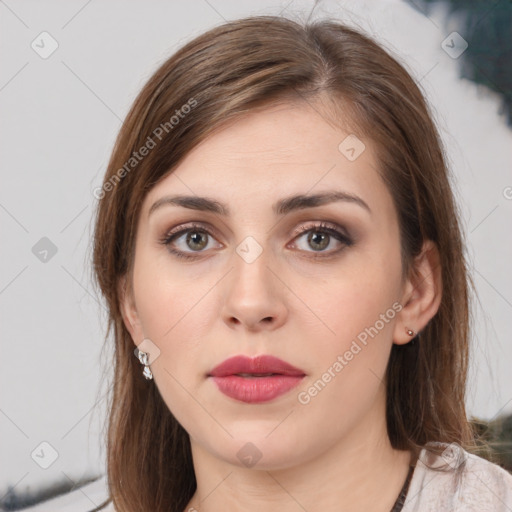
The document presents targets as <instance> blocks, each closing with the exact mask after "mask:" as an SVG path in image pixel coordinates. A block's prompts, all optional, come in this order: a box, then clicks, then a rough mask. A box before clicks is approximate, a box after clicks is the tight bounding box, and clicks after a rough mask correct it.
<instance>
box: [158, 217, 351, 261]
mask: <svg viewBox="0 0 512 512" xmlns="http://www.w3.org/2000/svg"><path fill="white" fill-rule="evenodd" d="M180 227H181V226H180ZM194 231H199V232H201V233H206V234H207V235H208V236H210V237H212V238H213V234H212V233H211V232H210V231H209V230H208V229H207V228H205V227H204V226H203V225H201V224H195V223H191V224H189V225H186V226H184V227H183V229H179V230H178V231H176V230H172V231H170V232H168V233H167V234H166V235H165V236H164V238H163V239H161V240H160V243H161V244H162V245H165V246H167V250H168V251H169V252H170V253H171V254H173V255H174V256H177V257H178V258H183V259H186V260H193V259H197V257H198V256H197V255H196V254H200V253H201V252H204V251H193V252H192V254H194V252H195V253H196V254H194V255H190V254H188V253H186V252H183V251H179V250H176V249H173V248H171V247H170V244H171V242H172V241H174V240H175V239H176V238H180V236H181V235H183V234H186V233H188V232H194ZM310 231H311V232H317V233H326V234H328V235H330V236H332V237H334V238H335V239H336V240H338V241H339V242H341V243H343V244H344V245H345V246H347V247H349V246H351V245H353V243H354V241H353V240H352V239H351V238H350V237H349V236H348V235H346V234H345V233H344V232H342V231H341V230H339V228H336V227H332V226H331V224H329V223H325V222H320V223H319V224H314V225H307V226H302V227H300V228H299V229H298V230H297V233H296V234H295V236H294V238H293V239H294V240H295V239H296V238H299V237H300V236H302V235H303V234H305V233H308V232H310ZM341 250H343V247H342V248H341V249H338V250H336V251H330V252H328V253H327V254H324V253H317V254H314V251H312V252H313V255H312V256H309V257H312V258H314V259H315V258H328V257H330V256H333V255H334V254H337V253H338V252H340V251H341ZM306 252H310V251H306Z"/></svg>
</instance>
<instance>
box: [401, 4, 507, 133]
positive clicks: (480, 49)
mask: <svg viewBox="0 0 512 512" xmlns="http://www.w3.org/2000/svg"><path fill="white" fill-rule="evenodd" d="M406 1H408V3H409V4H411V5H412V6H413V7H415V8H416V9H417V10H419V11H421V12H423V13H427V14H429V12H430V10H431V5H432V4H435V3H439V2H438V1H434V0H406ZM443 3H444V4H446V5H448V6H449V9H450V12H451V13H452V15H453V16H456V17H457V19H460V24H459V27H458V29H457V32H458V33H459V34H460V35H461V36H462V37H463V38H464V39H465V40H466V42H467V43H468V48H467V50H466V51H465V52H464V53H463V54H462V55H461V57H460V59H459V60H460V62H461V67H460V73H461V77H462V78H467V79H469V80H471V81H473V82H475V83H477V84H481V85H485V86H486V87H488V88H489V89H491V90H492V91H494V92H496V93H498V94H499V95H500V97H501V98H502V100H503V103H502V110H501V112H500V114H505V116H506V119H507V124H508V126H509V127H512V0H491V1H489V0H446V1H445V2H443Z"/></svg>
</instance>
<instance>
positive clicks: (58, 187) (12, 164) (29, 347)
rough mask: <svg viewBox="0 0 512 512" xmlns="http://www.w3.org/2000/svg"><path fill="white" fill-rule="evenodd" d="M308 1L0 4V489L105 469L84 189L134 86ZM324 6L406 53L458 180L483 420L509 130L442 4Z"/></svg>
mask: <svg viewBox="0 0 512 512" xmlns="http://www.w3.org/2000/svg"><path fill="white" fill-rule="evenodd" d="M312 5H313V4H312V2H308V1H304V0H296V1H293V0H292V1H290V0H287V1H285V2H279V1H273V2H272V1H256V0H254V1H245V2H237V1H235V0H232V1H226V0H222V1H221V0H208V1H206V0H189V1H187V2H181V3H178V2H175V3H174V2H170V1H167V2H165V1H155V0H154V1H152V2H143V1H124V2H121V1H120V0H118V1H113V0H110V1H103V2H100V1H99V0H92V1H83V0H77V1H75V0H73V1H67V2H57V1H15V0H6V1H0V16H1V18H0V24H1V25H0V38H1V47H2V49H3V52H2V67H1V70H0V106H1V119H2V123H1V126H0V130H1V132H0V137H1V141H2V144H1V154H0V162H1V165H2V186H1V189H0V221H1V225H2V253H1V254H2V260H1V275H0V307H1V321H2V323H1V325H2V349H1V361H2V371H1V374H0V383H1V403H0V428H1V434H2V435H1V439H2V444H1V452H0V461H1V464H0V496H3V495H4V493H5V492H6V490H7V486H8V485H12V486H16V491H17V492H23V491H27V490H30V489H32V490H33V489H35V488H38V487H41V486H43V485H48V484H49V483H51V482H54V481H57V480H67V479H69V480H70V481H77V480H80V479H82V478H86V477H88V476H94V475H97V474H99V473H101V472H103V471H104V467H103V452H102V450H103V448H102V447H101V424H102V423H101V422H102V420H103V417H104V409H105V399H104V389H103V390H101V389H100V377H101V371H102V365H101V361H100V356H101V353H100V350H101V347H102V344H103V332H104V329H105V325H106V324H105V312H104V309H102V307H101V306H100V299H99V298H98V297H97V295H96V292H95V291H94V289H93V287H92V285H91V282H90V266H89V250H90V239H91V233H92V230H91V226H92V224H91V219H92V213H93V210H94V208H95V205H96V200H95V198H94V197H93V195H92V191H93V189H94V188H95V187H97V186H99V185H100V184H101V180H102V175H103V173H104V171H105V168H106V165H107V162H108V159H109V155H110V151H111V149H112V146H113V142H114V138H115V136H116V134H117V132H118V130H119V128H120V126H121V121H122V119H123V118H124V116H125V115H126V113H127V110H128V108H129V106H130V105H131V103H132V101H133V100H134V98H135V96H136V94H137V92H138V91H139V90H140V88H141V87H142V85H143V84H144V83H145V81H146V80H147V79H148V78H149V76H150V75H151V73H152V72H153V71H154V70H156V68H157V67H158V66H159V65H160V64H161V63H162V62H163V61H164V60H165V59H166V58H167V57H168V56H169V55H170V54H171V53H172V52H173V51H174V50H175V49H177V48H178V47H179V46H181V45H182V44H183V43H184V42H186V41H188V40H190V39H191V38H193V37H195V36H196V35H198V34H199V33H201V32H203V31H204V30H206V29H208V28H210V27H212V26H214V25H217V24H219V23H221V22H222V21H223V19H226V20H228V19H234V18H238V17H242V16H246V15H249V14H278V13H282V14H284V15H292V16H295V17H297V16H299V17H302V18H306V17H307V13H309V11H310V9H311V7H312ZM324 16H332V17H333V18H339V19H341V20H343V21H345V22H346V23H349V24H351V25H355V26H359V27H360V28H362V29H364V30H366V31H368V32H369V33H370V34H371V35H373V36H374V37H376V38H377V39H378V40H379V41H380V42H381V43H382V44H383V45H385V46H386V47H387V48H388V49H389V50H390V51H392V52H393V53H394V54H395V55H397V56H398V57H399V58H400V59H402V60H403V62H405V64H406V65H407V67H408V69H409V70H410V72H411V73H412V74H413V75H414V76H415V77H416V78H417V79H418V80H419V81H420V83H421V86H422V88H423V89H424V91H425V93H426V94H427V95H428V98H429V100H430V102H431V103H432V105H433V108H434V110H435V112H436V118H437V123H438V125H439V127H440V130H441V133H442V136H443V139H444V142H445V144H446V146H447V150H448V155H449V160H450V164H451V166H452V168H453V169H454V171H455V174H456V176H457V183H456V190H457V197H458V200H459V203H460V206H461V211H462V215H463V223H464V229H465V230H466V235H467V243H468V253H469V256H470V259H471V266H472V275H473V278H474V280H475V284H476V287H477V290H478V293H479V297H480V304H477V307H476V309H475V322H476V329H475V331H474V335H473V338H474V354H473V357H474V358H473V364H472V368H471V379H470V383H469V384H470V388H469V397H468V409H469V413H470V414H472V415H476V416H478V417H481V418H485V419H491V418H493V417H494V416H495V415H497V414H501V413H504V412H509V413H510V412H511V411H512V385H511V383H512V376H511V371H510V369H511V365H510V361H511V355H512V345H511V343H510V327H511V325H510V316H511V313H512V309H511V308H512V292H511V288H512V286H511V285H512V274H511V272H510V262H511V261H512V242H511V237H510V233H511V230H510V225H511V222H510V220H511V212H512V200H510V198H511V197H512V188H510V187H512V175H511V172H510V169H511V161H512V154H511V150H510V148H511V147H512V131H511V130H510V129H509V128H507V127H506V125H505V121H504V119H503V118H502V117H500V116H499V114H498V111H499V99H498V98H497V96H496V95H495V94H494V93H491V92H490V91H488V90H486V89H485V88H478V87H477V86H476V85H474V84H472V83H470V82H467V81H461V80H459V79H458V64H459V61H458V60H456V59H453V58H451V57H450V56H449V55H448V54H447V53H446V52H445V51H444V50H443V48H442V47H441V44H442V41H443V40H444V39H445V38H446V37H447V36H448V35H449V34H450V33H451V32H452V31H454V30H460V28H459V26H458V25H457V24H456V23H455V20H452V21H450V22H449V23H448V22H447V21H446V17H445V10H444V9H443V7H442V6H438V8H437V9H436V11H435V12H434V13H433V14H431V15H430V17H427V16H426V15H424V14H422V13H421V12H419V11H417V10H414V9H413V8H411V7H410V6H409V5H407V4H405V3H402V2H399V1H385V0H379V1H369V0H368V1H351V2H349V1H339V2H334V1H331V2H327V3H325V4H322V5H321V7H320V8H319V9H318V10H317V11H316V14H315V16H314V17H315V18H316V17H324ZM43 31H47V32H48V33H49V34H51V36H52V37H53V38H54V39H55V40H56V41H57V42H58V49H57V50H56V51H55V52H54V53H53V54H52V55H51V56H49V57H48V58H47V59H43V58H41V57H40V55H39V54H38V53H36V51H34V50H33V49H32V48H31V44H32V42H33V41H34V40H35V42H36V44H39V46H42V45H43V44H44V45H45V48H46V49H48V48H49V40H46V43H41V38H40V37H39V34H40V33H41V32H43ZM461 35H462V36H464V34H461ZM38 41H39V42H38ZM507 187H509V188H507ZM506 196H508V198H509V199H507V197H506ZM42 237H47V238H49V239H50V240H51V241H52V243H53V244H55V246H56V247H57V253H56V254H55V255H54V256H53V257H51V258H50V257H49V256H48V261H46V262H42V261H40V259H38V258H37V257H36V256H35V255H34V253H33V252H32V247H33V246H34V245H35V244H36V243H37V242H38V241H39V240H40V239H41V238H42ZM43 441H45V442H48V443H50V445H52V446H53V447H54V448H55V450H56V451H57V452H58V458H57V459H56V460H55V462H54V463H53V464H52V465H51V466H50V467H49V468H48V469H42V468H41V467H40V465H38V464H36V462H35V461H34V460H33V459H32V458H31V453H33V451H34V450H36V451H35V455H34V458H36V460H38V462H39V463H40V464H44V462H45V461H46V462H49V461H50V459H49V457H51V450H49V449H48V448H47V447H45V446H43V447H41V446H40V443H41V442H43ZM41 450H42V451H41ZM37 455H39V458H38V457H37Z"/></svg>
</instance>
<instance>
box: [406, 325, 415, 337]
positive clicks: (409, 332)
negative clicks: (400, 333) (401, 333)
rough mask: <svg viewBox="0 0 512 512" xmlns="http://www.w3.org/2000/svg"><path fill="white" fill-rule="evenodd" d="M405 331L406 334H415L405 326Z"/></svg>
mask: <svg viewBox="0 0 512 512" xmlns="http://www.w3.org/2000/svg"><path fill="white" fill-rule="evenodd" d="M405 332H406V333H407V336H416V333H415V332H414V331H411V329H408V328H407V327H406V328H405Z"/></svg>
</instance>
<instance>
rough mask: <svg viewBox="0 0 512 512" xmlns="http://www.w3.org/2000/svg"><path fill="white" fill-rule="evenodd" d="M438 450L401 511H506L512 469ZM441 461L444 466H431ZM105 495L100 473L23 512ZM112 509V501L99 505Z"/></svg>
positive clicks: (65, 509)
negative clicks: (439, 452) (93, 478)
mask: <svg viewBox="0 0 512 512" xmlns="http://www.w3.org/2000/svg"><path fill="white" fill-rule="evenodd" d="M441 446H443V447H444V452H443V454H442V456H433V455H432V454H430V453H429V452H427V451H426V450H425V448H424V449H423V450H421V452H420V455H419V458H418V461H417V463H416V468H415V469H414V473H413V476H412V479H411V483H410V485H409V490H408V492H407V498H406V500H405V503H404V506H403V508H402V512H413V511H414V512H443V511H449V512H487V511H488V512H511V511H512V475H511V474H510V473H508V472H507V471H505V470H504V469H502V468H501V467H500V466H498V465H496V464H493V463H491V462H489V461H488V460H486V459H483V458H481V457H478V456H476V455H473V454H470V453H468V452H466V451H465V450H462V449H461V448H460V447H459V446H458V445H456V444H452V445H448V444H442V445H441ZM441 466H443V467H444V468H445V469H446V470H443V471H438V470H436V469H435V468H439V467H441ZM107 496H108V492H107V485H106V479H105V476H103V477H102V478H100V479H99V480H95V481H94V482H92V483H90V484H87V485H85V486H83V487H81V488H80V489H77V490H75V491H72V492H69V493H67V494H64V495H63V496H59V497H57V498H54V499H51V500H49V501H46V502H43V503H40V504H38V505H35V506H33V507H29V508H26V509H23V510H24V511H26V512H90V511H91V510H92V509H94V507H96V506H98V505H99V504H100V503H102V502H103V501H105V499H106V498H107ZM102 511H104V512H115V510H114V508H113V506H112V503H109V504H108V505H107V507H105V508H104V509H102Z"/></svg>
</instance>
